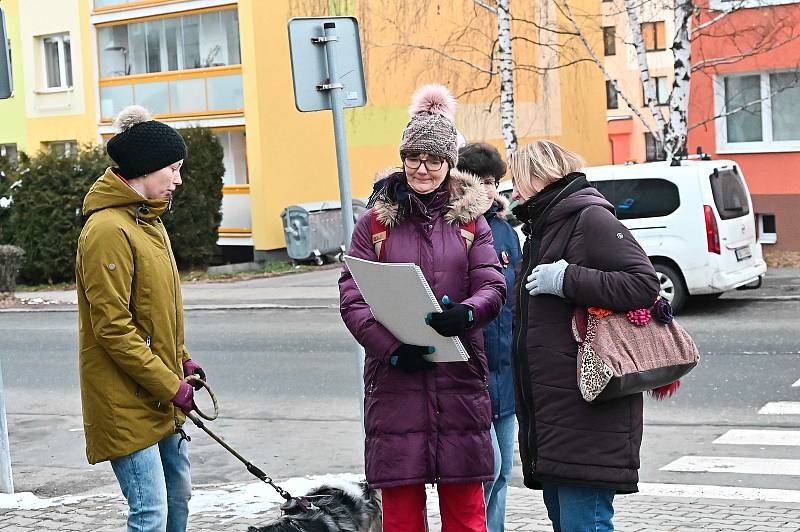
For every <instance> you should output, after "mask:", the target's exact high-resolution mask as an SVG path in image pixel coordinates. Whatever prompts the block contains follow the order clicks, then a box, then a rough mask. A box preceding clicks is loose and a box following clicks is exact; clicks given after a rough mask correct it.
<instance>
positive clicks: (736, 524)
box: [0, 475, 800, 532]
mask: <svg viewBox="0 0 800 532" xmlns="http://www.w3.org/2000/svg"><path fill="white" fill-rule="evenodd" d="M348 476H351V475H348ZM257 491H258V492H259V493H260V494H261V495H264V497H262V498H261V501H259V497H258V495H256V492H257ZM270 491H271V488H269V487H267V486H266V485H263V484H261V483H257V482H256V483H252V484H247V485H235V486H217V487H197V488H196V489H195V493H194V496H193V498H192V512H191V515H190V517H189V527H188V530H191V531H192V532H219V531H223V530H224V531H235V530H241V531H245V530H247V527H248V526H260V525H264V524H266V523H268V522H269V521H270V520H271V519H273V518H275V517H276V516H278V515H279V513H278V510H277V506H276V505H274V504H275V499H274V497H277V495H274V493H272V494H270V493H269V492H270ZM298 493H299V492H298ZM28 495H29V497H27V498H26V499H25V503H27V505H28V507H30V506H33V504H31V502H32V497H33V496H32V495H30V494H28ZM231 495H233V498H231V497H229V496H231ZM8 497H12V496H7V495H0V530H9V531H19V532H28V531H46V530H81V531H87V532H88V531H93V532H112V531H114V532H118V531H119V530H124V529H125V511H126V505H125V502H124V500H123V499H122V498H121V496H118V495H94V496H87V497H84V498H79V497H62V498H59V499H40V500H39V501H40V505H44V504H50V505H51V506H48V507H46V508H39V509H18V508H17V509H2V506H4V505H6V506H10V504H8V503H6V502H4V501H6V500H7V498H8ZM226 497H227V498H226ZM265 499H271V500H272V502H273V505H270V504H268V503H264V502H263V501H264V500H265ZM226 500H228V502H229V504H228V505H227V506H226V504H225V503H224V502H223V503H221V502H220V501H226ZM236 501H238V504H237V503H236ZM261 505H263V506H262V508H260V509H259V510H258V511H253V507H254V506H261ZM19 506H22V507H24V506H25V504H20V505H19ZM615 509H616V515H615V517H614V523H615V527H616V530H618V531H627V532H637V531H648V532H651V531H652V532H662V531H664V532H666V531H681V532H691V531H696V530H703V531H714V532H717V531H718V532H722V531H725V532H729V531H734V530H751V531H786V532H788V531H797V530H800V506H798V505H797V504H790V503H769V502H755V501H741V500H717V499H698V498H678V497H658V496H649V495H643V494H636V495H625V496H620V497H618V498H617V500H616V502H615ZM428 512H429V516H430V525H431V530H438V529H439V528H440V522H439V514H438V509H437V501H436V492H435V491H433V490H431V489H429V490H428ZM506 529H507V530H522V531H547V530H552V528H551V526H550V523H549V520H548V519H547V514H546V511H545V508H544V505H543V504H542V499H541V492H538V491H531V490H527V489H524V488H509V493H508V508H507V514H506Z"/></svg>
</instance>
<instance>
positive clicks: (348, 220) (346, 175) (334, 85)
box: [321, 22, 364, 432]
mask: <svg viewBox="0 0 800 532" xmlns="http://www.w3.org/2000/svg"><path fill="white" fill-rule="evenodd" d="M322 30H323V42H322V43H321V44H323V45H324V46H325V57H326V58H327V63H328V81H327V85H328V87H327V90H328V96H329V97H330V102H331V113H332V114H333V138H334V140H335V142H336V166H337V169H338V171H339V198H340V202H341V205H342V226H343V229H344V245H345V249H348V248H349V247H350V240H351V239H352V237H353V227H354V223H353V200H352V195H351V193H350V163H349V161H348V158H347V136H346V134H345V128H344V104H343V103H342V101H343V100H342V84H341V83H339V72H338V71H337V69H336V41H337V40H338V39H337V37H336V23H335V22H325V23H324V24H323V26H322ZM356 359H357V362H358V383H359V390H360V391H361V393H360V401H359V411H360V414H361V431H362V432H364V381H363V380H362V377H361V376H362V375H364V348H363V347H362V346H361V344H359V343H358V342H356Z"/></svg>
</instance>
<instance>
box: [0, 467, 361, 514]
mask: <svg viewBox="0 0 800 532" xmlns="http://www.w3.org/2000/svg"><path fill="white" fill-rule="evenodd" d="M362 480H364V476H363V475H356V474H352V473H344V474H339V475H318V476H313V477H301V478H290V479H288V480H285V481H276V484H278V485H279V486H280V487H281V488H283V489H284V490H286V491H288V492H289V493H290V494H292V495H294V496H298V495H305V494H306V493H307V492H308V491H310V490H311V489H312V488H315V487H317V486H320V485H322V484H325V483H328V484H332V485H334V486H341V485H342V484H343V483H348V482H360V481H362ZM121 497H122V495H121V494H119V493H113V494H105V493H104V494H93V495H69V496H65V497H52V498H40V497H37V496H36V495H34V494H33V493H30V492H21V493H14V494H0V508H9V509H15V510H39V509H42V508H50V507H53V506H62V505H70V504H79V503H81V502H83V501H85V500H89V499H113V498H121ZM282 502H283V498H282V497H281V496H280V495H278V492H276V491H275V490H274V489H273V488H272V487H271V486H269V485H268V484H265V483H263V482H257V481H256V482H248V483H246V484H224V485H205V486H198V487H195V488H194V489H193V490H192V499H191V501H189V513H190V514H197V513H202V514H206V515H215V516H220V517H230V518H253V517H257V516H258V515H260V514H262V513H264V512H266V511H268V510H271V509H273V508H275V507H276V506H278V505H280V504H281V503H282Z"/></svg>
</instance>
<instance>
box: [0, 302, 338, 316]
mask: <svg viewBox="0 0 800 532" xmlns="http://www.w3.org/2000/svg"><path fill="white" fill-rule="evenodd" d="M338 308H339V305H338V304H334V303H331V304H330V305H288V304H281V303H255V304H236V303H230V304H221V305H184V306H183V311H184V312H192V311H197V310H274V309H282V310H330V309H338ZM34 312H78V305H76V304H72V305H71V306H69V307H62V306H58V307H56V306H53V307H49V308H48V307H47V306H46V305H43V306H33V305H31V306H30V307H15V308H4V309H0V314H2V313H17V314H20V313H34Z"/></svg>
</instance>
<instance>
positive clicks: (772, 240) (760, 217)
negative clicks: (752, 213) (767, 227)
mask: <svg viewBox="0 0 800 532" xmlns="http://www.w3.org/2000/svg"><path fill="white" fill-rule="evenodd" d="M764 216H772V217H773V218H775V215H774V214H772V213H763V214H762V213H756V223H757V224H758V243H759V244H777V243H778V227H777V226H776V227H775V232H774V233H765V232H764Z"/></svg>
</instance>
